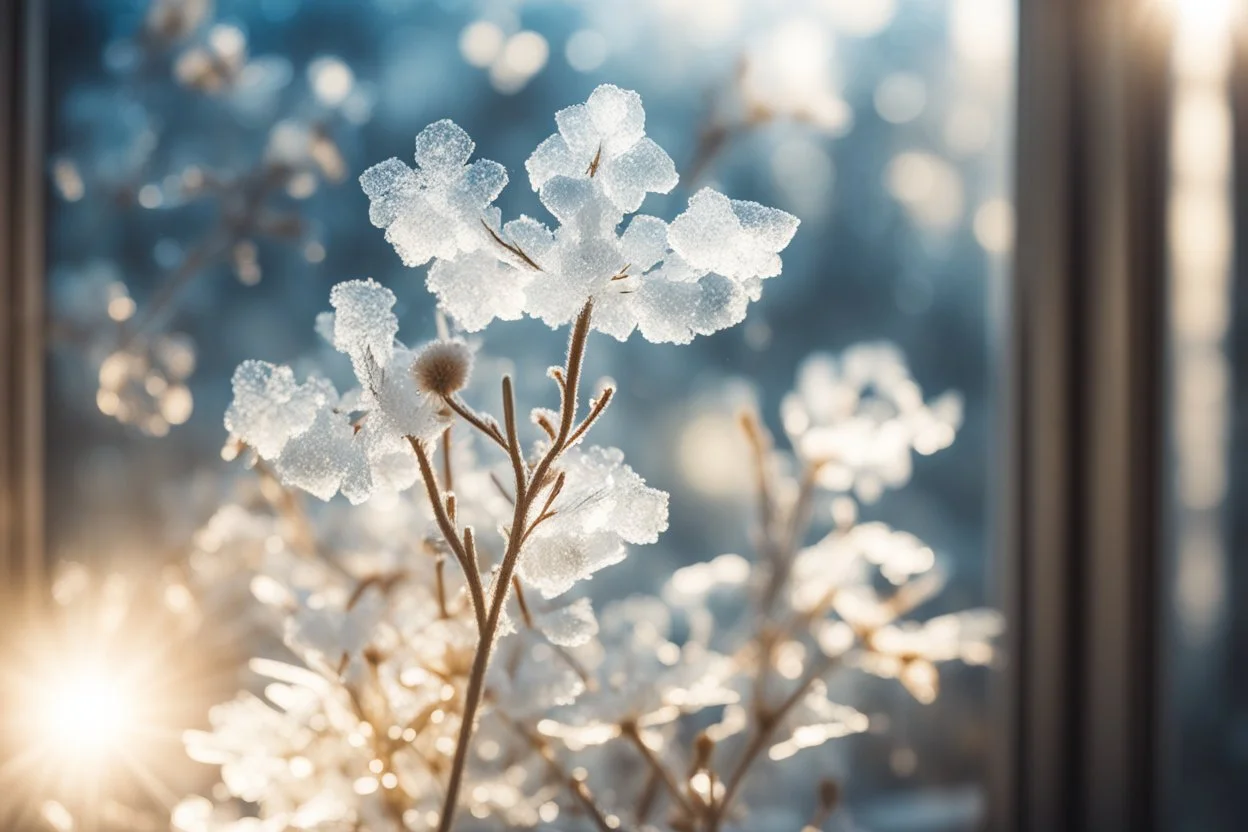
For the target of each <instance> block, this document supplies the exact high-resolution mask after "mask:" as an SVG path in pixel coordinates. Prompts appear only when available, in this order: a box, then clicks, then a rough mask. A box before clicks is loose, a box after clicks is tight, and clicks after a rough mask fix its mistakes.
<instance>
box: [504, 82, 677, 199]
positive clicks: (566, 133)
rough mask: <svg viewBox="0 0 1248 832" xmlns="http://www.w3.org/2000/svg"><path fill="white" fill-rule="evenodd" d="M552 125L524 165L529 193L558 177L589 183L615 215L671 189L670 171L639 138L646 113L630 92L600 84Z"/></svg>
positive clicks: (660, 154) (662, 155)
mask: <svg viewBox="0 0 1248 832" xmlns="http://www.w3.org/2000/svg"><path fill="white" fill-rule="evenodd" d="M555 124H556V125H557V126H558V127H559V132H558V133H556V134H555V135H553V136H550V137H549V138H547V139H546V140H545V141H543V142H542V143H541V144H540V145H538V147H537V149H536V150H535V151H534V152H533V155H532V156H530V157H529V159H528V161H527V162H526V163H525V168H526V169H527V170H528V173H529V182H530V184H532V186H533V189H534V190H544V189H545V187H546V186H547V184H548V183H549V182H550V181H551V180H552V179H554V178H556V177H560V176H563V177H568V178H571V179H582V180H592V181H593V182H595V184H597V185H598V187H599V188H600V189H601V192H602V194H603V195H604V196H605V197H606V198H607V199H609V200H610V201H611V202H612V203H613V206H614V208H615V209H616V210H617V211H619V212H621V213H629V212H632V211H636V210H637V208H638V207H639V206H640V205H641V203H642V200H643V199H645V195H646V194H647V193H650V192H653V193H667V192H668V191H670V190H671V189H672V188H674V187H675V186H676V181H677V176H676V166H675V164H674V163H673V162H672V160H671V157H669V156H668V155H667V153H666V152H664V151H663V149H662V148H661V147H659V146H658V145H657V144H655V143H654V142H653V141H651V140H650V139H647V138H645V135H646V112H645V109H644V108H643V107H642V105H641V96H639V95H637V93H635V92H633V91H632V90H623V89H620V88H619V87H615V86H611V85H610V84H604V85H602V86H600V87H598V88H597V89H595V90H594V91H593V93H591V94H590V96H589V99H588V100H587V101H586V102H585V103H584V104H576V105H573V106H571V107H567V108H565V109H562V110H560V111H559V112H558V113H556V114H555ZM617 222H618V219H617Z"/></svg>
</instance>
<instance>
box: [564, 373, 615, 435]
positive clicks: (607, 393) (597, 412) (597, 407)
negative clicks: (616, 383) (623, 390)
mask: <svg viewBox="0 0 1248 832" xmlns="http://www.w3.org/2000/svg"><path fill="white" fill-rule="evenodd" d="M613 395H615V388H614V387H608V388H607V389H606V390H603V391H602V395H601V396H599V397H598V398H597V400H596V401H594V403H593V407H592V408H591V409H590V411H589V415H588V416H586V417H585V420H584V421H582V422H581V424H580V426H579V427H578V428H577V429H576V431H575V432H573V434H572V435H571V436H570V437H568V444H569V445H575V444H576V443H577V442H579V441H580V440H581V438H582V437H583V436H584V435H585V434H586V433H588V432H589V429H590V428H591V427H593V426H594V422H596V421H598V417H599V416H601V415H602V414H603V412H604V411H605V410H606V409H607V405H609V404H610V403H611V397H612V396H613Z"/></svg>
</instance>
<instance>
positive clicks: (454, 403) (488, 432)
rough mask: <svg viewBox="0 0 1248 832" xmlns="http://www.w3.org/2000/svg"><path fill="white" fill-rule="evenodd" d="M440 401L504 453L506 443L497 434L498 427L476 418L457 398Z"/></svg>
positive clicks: (450, 397) (445, 397)
mask: <svg viewBox="0 0 1248 832" xmlns="http://www.w3.org/2000/svg"><path fill="white" fill-rule="evenodd" d="M442 400H443V401H445V402H446V406H447V407H449V408H450V409H451V410H454V411H455V412H456V413H457V414H459V417H460V418H461V419H463V420H464V421H465V422H467V423H468V424H470V425H472V426H473V427H474V428H476V429H477V430H479V431H481V432H482V433H483V434H485V436H486V438H487V439H489V440H490V441H491V442H494V443H495V444H497V445H498V446H499V447H500V448H502V449H503V450H504V451H505V450H507V442H506V440H504V439H503V435H502V434H501V433H500V432H499V430H498V425H495V424H491V422H487V421H486V420H485V419H483V418H481V417H480V416H478V415H477V414H476V413H474V412H473V411H472V408H470V407H468V405H466V404H464V403H463V402H462V401H460V400H459V398H458V397H457V396H444V397H443V399H442ZM491 421H492V420H491Z"/></svg>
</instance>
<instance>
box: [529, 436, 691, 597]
mask: <svg viewBox="0 0 1248 832" xmlns="http://www.w3.org/2000/svg"><path fill="white" fill-rule="evenodd" d="M560 469H561V471H562V473H563V475H564V477H565V484H564V486H563V489H562V491H560V492H559V496H558V497H556V498H555V501H554V504H553V506H552V507H551V510H552V512H553V515H552V516H551V517H550V518H549V519H548V520H545V521H543V522H542V523H540V524H538V525H537V526H536V528H535V529H534V531H533V533H532V535H531V537H530V539H529V542H528V543H527V544H526V546H525V548H524V556H523V557H522V559H521V561H520V575H521V577H522V578H523V579H524V581H525V582H526V583H528V584H530V585H532V586H534V587H536V588H537V589H538V590H540V591H541V593H542V595H543V596H545V597H546V598H554V597H555V596H557V595H561V594H563V593H564V592H567V591H568V590H569V589H571V588H572V586H573V585H574V584H575V583H576V582H577V581H583V580H586V579H588V578H589V577H590V576H591V575H593V573H595V572H597V571H598V570H600V569H603V568H605V567H607V566H611V565H612V564H615V563H619V562H620V561H621V560H623V559H624V555H625V544H626V543H635V544H641V543H654V542H655V541H656V540H658V539H659V533H660V532H662V531H663V530H664V529H666V528H667V494H665V493H664V492H662V491H659V490H657V489H654V488H649V487H647V486H646V483H645V480H643V479H642V478H641V477H640V476H638V475H637V473H636V472H634V471H633V469H632V468H629V467H628V466H627V465H625V464H624V454H623V453H622V452H621V451H619V450H617V449H615V448H598V447H593V448H588V449H585V450H581V449H577V448H573V449H571V450H569V451H568V452H567V453H566V454H565V455H564V456H563V458H562V459H561V462H560Z"/></svg>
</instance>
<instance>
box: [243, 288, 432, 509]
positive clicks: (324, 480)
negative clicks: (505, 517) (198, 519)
mask: <svg viewBox="0 0 1248 832" xmlns="http://www.w3.org/2000/svg"><path fill="white" fill-rule="evenodd" d="M330 303H331V304H332V305H333V306H334V312H333V313H332V314H330V315H322V316H321V317H319V318H318V320H317V326H318V330H319V331H321V332H322V333H323V334H325V335H326V336H327V337H328V338H329V340H330V342H331V343H332V344H333V345H334V347H335V348H337V349H338V350H339V351H341V352H343V353H346V354H347V355H348V356H349V357H350V358H351V364H352V367H353V368H354V370H355V375H356V379H357V381H358V382H359V383H360V388H359V389H358V390H353V391H349V392H348V393H347V394H346V395H344V396H341V397H340V396H339V395H338V392H337V390H336V389H335V388H334V386H333V385H332V384H330V383H329V382H328V381H325V380H323V379H311V380H309V381H308V382H306V383H304V384H302V385H299V384H296V383H295V381H294V374H293V372H292V371H291V370H290V368H288V367H274V366H273V365H271V364H266V363H264V362H257V361H248V362H244V363H243V364H242V365H241V366H240V367H239V369H238V370H237V371H236V372H235V378H234V382H235V386H234V402H233V404H231V406H230V409H229V411H228V412H227V414H226V428H227V429H229V430H230V431H231V432H232V433H234V434H236V435H238V436H239V437H240V438H241V439H242V440H243V441H244V442H246V443H247V444H248V445H250V446H252V447H253V448H255V449H256V452H257V453H258V454H259V455H260V457H261V458H262V459H266V460H270V461H272V462H274V467H275V469H276V471H277V473H278V475H279V476H280V477H281V479H282V481H283V482H285V483H286V484H287V485H291V486H294V487H296V488H302V489H304V490H305V491H307V492H309V493H310V494H314V495H315V496H317V497H320V498H321V499H322V500H328V499H329V498H330V497H332V496H333V495H334V494H335V493H337V492H338V491H341V492H342V493H343V494H344V495H345V496H346V497H347V498H348V499H349V500H350V501H351V502H353V503H360V502H363V501H364V500H366V499H368V497H369V495H370V494H372V493H373V491H374V490H376V489H378V488H381V489H384V490H388V491H402V490H404V489H406V488H409V487H411V485H412V484H413V483H414V482H415V481H416V479H417V477H418V475H419V471H418V470H417V466H416V462H415V460H414V459H413V456H412V451H411V447H410V444H409V442H408V437H415V438H417V439H421V440H425V441H432V440H433V439H435V438H436V437H437V436H438V435H439V434H440V433H441V432H442V430H443V429H444V428H445V427H446V425H447V424H448V423H449V419H450V416H449V413H448V412H447V411H446V410H445V405H444V404H443V402H442V399H441V397H439V396H430V395H426V394H424V393H422V392H421V391H420V390H419V389H418V387H417V383H416V379H415V377H414V376H413V374H412V372H411V368H412V366H413V364H414V362H415V360H416V355H415V354H414V353H413V352H412V351H410V350H408V348H407V347H405V346H403V345H402V344H401V343H399V342H397V341H395V335H396V334H397V332H398V319H397V318H396V317H395V315H394V312H393V307H394V303H395V297H394V294H393V293H392V292H391V291H390V290H389V289H386V288H385V287H383V286H381V285H380V284H379V283H377V282H376V281H373V280H352V281H347V282H346V283H340V284H338V285H337V286H335V287H334V288H333V291H332V292H331V294H330ZM352 414H355V416H354V418H352Z"/></svg>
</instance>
